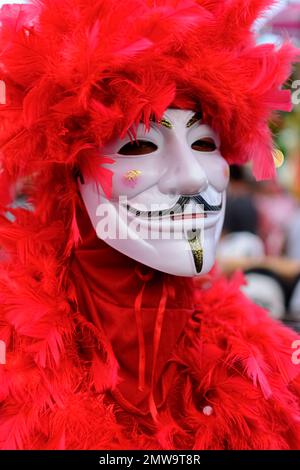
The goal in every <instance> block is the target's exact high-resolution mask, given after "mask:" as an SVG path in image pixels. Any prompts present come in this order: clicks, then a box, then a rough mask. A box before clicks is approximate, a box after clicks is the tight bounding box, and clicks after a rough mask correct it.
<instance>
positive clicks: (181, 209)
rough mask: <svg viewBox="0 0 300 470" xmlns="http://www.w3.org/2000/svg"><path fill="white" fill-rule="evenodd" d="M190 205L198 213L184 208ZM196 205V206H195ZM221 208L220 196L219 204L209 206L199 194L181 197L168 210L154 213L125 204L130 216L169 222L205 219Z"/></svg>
mask: <svg viewBox="0 0 300 470" xmlns="http://www.w3.org/2000/svg"><path fill="white" fill-rule="evenodd" d="M191 203H194V206H195V205H196V209H197V208H198V207H199V209H201V210H200V211H199V212H198V211H197V210H195V209H193V212H191V211H190V210H189V212H187V210H186V208H187V206H189V205H190V204H191ZM195 203H196V204H195ZM222 208H223V197H222V196H221V202H220V203H219V204H211V203H209V202H207V201H206V200H205V199H204V198H203V196H201V195H200V194H199V195H197V196H181V197H180V198H179V200H178V201H177V202H176V204H174V205H173V206H172V207H170V208H169V209H165V210H155V211H142V210H138V209H136V208H134V207H133V206H131V205H130V204H127V210H128V212H129V213H130V214H132V215H134V216H135V217H141V218H143V219H162V218H168V219H171V220H183V219H198V218H206V217H207V216H208V215H209V213H213V214H216V213H218V212H220V211H221V210H222Z"/></svg>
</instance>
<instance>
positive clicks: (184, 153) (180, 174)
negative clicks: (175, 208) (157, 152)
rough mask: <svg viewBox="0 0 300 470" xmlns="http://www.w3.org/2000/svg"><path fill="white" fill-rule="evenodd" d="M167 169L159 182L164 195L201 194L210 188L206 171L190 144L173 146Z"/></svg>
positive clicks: (180, 143) (168, 156)
mask: <svg viewBox="0 0 300 470" xmlns="http://www.w3.org/2000/svg"><path fill="white" fill-rule="evenodd" d="M166 160H167V168H166V170H165V172H164V174H163V175H162V177H161V178H160V180H159V183H158V188H159V190H160V191H161V192H162V193H164V194H171V195H175V194H180V195H192V194H199V193H200V192H202V191H204V190H205V189H207V187H208V179H207V176H206V173H205V171H204V169H203V168H202V167H201V165H200V163H199V162H198V161H197V159H196V157H195V154H194V153H193V152H192V150H191V148H190V147H189V145H188V144H186V143H182V142H178V141H177V145H176V146H174V145H172V148H170V149H169V151H168V155H167V156H166Z"/></svg>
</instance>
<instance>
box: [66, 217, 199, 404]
mask: <svg viewBox="0 0 300 470" xmlns="http://www.w3.org/2000/svg"><path fill="white" fill-rule="evenodd" d="M78 220H79V221H80V231H81V235H82V243H81V244H80V246H79V247H78V248H77V249H76V250H75V252H74V255H73V259H72V267H71V271H72V273H73V280H74V283H75V286H76V290H77V292H78V302H79V308H80V310H81V313H82V314H84V315H85V317H86V318H87V319H88V320H90V321H91V322H93V323H94V324H95V325H96V326H98V327H99V328H100V329H101V330H104V332H105V334H106V336H107V338H108V339H109V342H110V344H111V347H112V350H113V352H114V355H115V357H116V360H117V362H118V364H119V385H118V387H117V390H116V391H115V398H117V400H118V401H119V402H120V404H121V405H122V406H123V407H124V406H126V407H127V408H130V409H131V411H133V409H132V406H133V407H135V408H137V409H136V410H135V411H136V412H139V413H140V412H142V413H147V412H148V411H149V407H148V405H149V403H150V410H151V408H152V410H153V413H155V409H156V406H160V404H162V403H163V401H164V398H165V396H166V394H167V390H168V383H169V382H170V380H171V376H172V374H173V372H175V368H174V365H172V364H169V367H168V371H167V373H166V371H165V372H164V374H163V375H164V379H163V383H162V380H160V379H161V376H162V372H163V370H164V369H165V368H166V367H167V362H168V359H169V357H170V355H171V353H172V350H173V349H174V346H175V344H176V342H177V340H178V339H179V337H180V335H181V333H182V331H183V329H184V327H185V325H186V322H187V320H188V318H189V317H190V315H191V314H192V313H193V311H194V306H193V293H192V287H193V282H192V280H191V279H188V278H181V277H177V276H170V275H167V274H164V273H161V272H159V271H156V270H154V269H152V268H148V267H147V266H144V265H142V264H140V263H138V262H136V261H134V260H133V259H131V258H128V257H127V256H125V255H123V254H121V253H119V252H118V251H116V250H115V249H113V248H111V247H110V246H108V245H107V244H106V243H105V242H103V241H102V240H99V239H98V238H97V236H96V233H95V230H94V229H93V227H92V225H91V223H90V221H89V219H88V216H87V214H86V213H82V214H80V216H79V217H78ZM143 371H144V372H143ZM152 371H153V373H152ZM143 379H144V380H143ZM143 382H144V383H143ZM151 390H152V393H153V396H151V395H152V393H151ZM153 397H154V401H155V403H156V404H154V405H153ZM151 403H152V405H151Z"/></svg>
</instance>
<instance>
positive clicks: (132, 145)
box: [118, 140, 158, 155]
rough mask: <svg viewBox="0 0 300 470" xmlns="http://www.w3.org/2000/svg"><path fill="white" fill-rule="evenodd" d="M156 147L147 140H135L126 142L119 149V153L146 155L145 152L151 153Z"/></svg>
mask: <svg viewBox="0 0 300 470" xmlns="http://www.w3.org/2000/svg"><path fill="white" fill-rule="evenodd" d="M157 149H158V147H157V145H155V144H154V143H153V142H149V141H147V140H135V141H134V142H128V144H126V145H124V146H123V147H122V148H121V149H120V150H119V152H118V153H119V154H120V155H146V154H147V153H153V152H155V151H156V150H157Z"/></svg>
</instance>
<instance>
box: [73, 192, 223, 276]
mask: <svg viewBox="0 0 300 470" xmlns="http://www.w3.org/2000/svg"><path fill="white" fill-rule="evenodd" d="M81 194H82V198H83V200H84V203H85V205H86V208H87V211H88V213H89V216H90V219H91V222H92V224H93V227H94V228H95V230H96V233H97V236H98V237H99V238H100V239H102V240H104V241H105V242H106V243H107V244H108V245H109V246H111V247H112V248H114V249H116V250H117V251H119V252H121V253H123V254H124V255H126V256H128V257H130V258H132V259H135V260H136V261H138V262H140V263H142V264H144V265H146V266H149V267H152V268H154V269H156V270H158V271H162V272H165V273H168V274H172V275H176V276H186V277H193V276H199V275H202V274H205V273H208V272H209V271H210V270H211V268H212V267H213V265H214V262H215V252H216V246H217V243H218V240H219V237H220V234H221V230H222V225H223V220H224V212H225V194H224V197H223V207H222V209H221V211H220V212H219V213H218V214H214V215H213V217H214V218H211V221H208V222H207V219H203V220H201V221H197V224H196V225H195V232H192V230H191V229H192V226H191V225H186V226H184V233H185V235H181V236H180V239H175V237H172V238H171V239H170V237H168V238H167V239H162V234H161V233H160V234H157V233H156V235H154V239H153V233H152V237H145V236H144V235H145V231H143V230H142V234H141V233H139V232H141V228H140V227H139V229H137V227H136V224H135V221H134V218H132V219H130V218H129V219H128V217H127V213H126V210H124V211H123V209H122V212H121V213H120V210H119V205H117V204H114V203H113V202H111V201H108V200H106V199H105V198H104V197H103V195H102V196H99V194H97V193H96V192H93V194H91V188H89V185H83V186H82V187H81ZM100 197H101V204H100ZM128 220H129V223H128ZM189 223H190V222H189ZM142 225H143V224H142ZM133 227H134V228H133ZM168 235H169V233H167V234H166V236H168ZM156 236H157V238H158V239H155V237H156Z"/></svg>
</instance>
